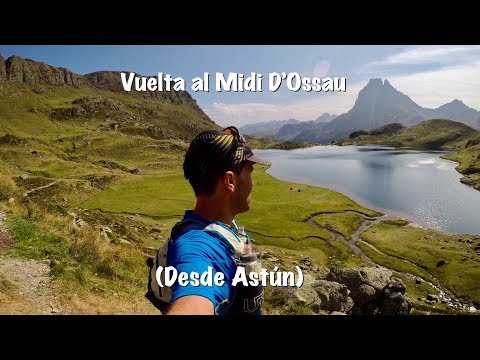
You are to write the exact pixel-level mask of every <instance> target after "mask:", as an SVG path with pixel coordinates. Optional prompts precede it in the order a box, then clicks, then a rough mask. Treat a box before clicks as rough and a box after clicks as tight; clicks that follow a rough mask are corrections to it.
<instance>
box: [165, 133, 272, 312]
mask: <svg viewBox="0 0 480 360" xmlns="http://www.w3.org/2000/svg"><path fill="white" fill-rule="evenodd" d="M255 163H259V164H263V165H271V162H270V161H268V160H266V159H263V158H260V157H258V156H256V155H254V154H253V152H252V150H251V149H250V148H249V147H248V145H247V143H246V141H245V138H244V137H243V136H242V135H240V133H239V132H238V129H237V128H236V127H233V126H230V127H227V128H225V129H224V130H223V131H219V130H207V131H204V132H202V133H200V134H199V135H197V136H196V137H195V139H193V141H192V142H191V143H190V147H189V148H188V150H187V152H186V155H185V160H184V163H183V171H184V176H185V178H186V179H187V180H188V181H189V182H190V185H191V186H192V188H193V191H194V193H195V196H196V205H195V208H194V209H193V210H187V211H186V212H185V215H184V217H183V221H182V222H181V223H180V224H177V225H178V226H177V225H176V227H175V228H174V229H175V231H173V230H172V235H171V240H170V241H169V245H168V253H167V265H168V266H173V267H174V268H175V269H176V270H177V271H178V273H180V272H186V273H189V274H192V273H194V272H195V273H198V274H203V273H205V272H208V271H211V272H212V271H213V273H218V272H221V273H223V276H224V279H225V281H224V284H223V285H222V286H206V285H202V284H201V283H200V284H196V283H194V282H193V281H192V282H189V283H188V284H187V285H185V284H183V285H185V286H181V285H180V284H179V282H178V281H176V282H175V283H174V284H173V285H172V286H171V291H172V293H171V294H172V295H171V300H170V304H169V306H168V307H167V309H166V310H165V311H164V314H174V315H175V314H198V315H201V314H205V315H213V314H220V315H222V314H229V313H230V311H231V309H232V308H234V306H233V305H235V294H236V289H235V286H232V279H233V277H234V275H235V271H236V268H237V263H236V261H235V259H236V256H237V255H238V253H239V252H241V251H242V249H243V246H244V243H241V242H239V240H238V239H239V238H240V237H241V234H239V231H238V227H237V224H236V223H235V220H234V218H235V216H236V215H237V214H240V213H243V212H246V211H248V210H249V209H250V199H251V192H252V187H253V181H252V171H253V165H254V164H255ZM182 224H185V225H184V226H182ZM209 228H210V229H211V230H208V229H209ZM243 236H246V235H245V234H244V235H243ZM247 238H248V239H249V237H248V236H247ZM232 239H233V240H232ZM236 242H238V244H236ZM247 242H248V240H247ZM237 245H238V246H237ZM195 285H196V286H195ZM261 295H262V296H261V300H259V299H257V298H258V297H259V296H256V298H255V301H256V304H257V305H259V306H258V307H260V306H261V304H262V302H263V288H262V293H261ZM232 306H233V307H232ZM256 313H260V309H258V311H257V312H256Z"/></svg>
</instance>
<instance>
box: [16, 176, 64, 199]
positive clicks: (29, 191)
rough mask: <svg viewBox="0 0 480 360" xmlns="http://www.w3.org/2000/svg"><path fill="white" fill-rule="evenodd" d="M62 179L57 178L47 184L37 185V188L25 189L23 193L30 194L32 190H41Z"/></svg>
mask: <svg viewBox="0 0 480 360" xmlns="http://www.w3.org/2000/svg"><path fill="white" fill-rule="evenodd" d="M62 180H63V179H58V180H55V181H52V182H51V183H49V184H47V185H43V186H39V187H37V188H35V189H30V190H28V191H26V192H25V194H27V195H28V194H31V193H33V192H35V191H38V190H42V189H45V188H47V187H50V186H53V185H55V184H57V183H59V182H60V181H62Z"/></svg>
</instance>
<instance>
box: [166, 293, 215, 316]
mask: <svg viewBox="0 0 480 360" xmlns="http://www.w3.org/2000/svg"><path fill="white" fill-rule="evenodd" d="M164 314H165V315H214V309H213V303H212V302H211V301H210V300H208V299H207V298H205V297H203V296H198V295H187V296H182V297H181V298H178V299H177V300H175V301H174V302H173V303H171V304H170V306H169V307H168V308H167V310H166V311H165V313H164Z"/></svg>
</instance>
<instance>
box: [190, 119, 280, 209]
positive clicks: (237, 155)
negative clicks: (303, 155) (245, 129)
mask: <svg viewBox="0 0 480 360" xmlns="http://www.w3.org/2000/svg"><path fill="white" fill-rule="evenodd" d="M253 163H259V164H263V165H271V162H270V161H268V160H266V159H263V158H260V157H258V156H256V155H254V154H253V152H252V150H251V149H250V148H249V147H248V145H247V143H246V141H245V138H244V137H243V136H242V135H240V134H239V132H238V130H237V128H235V127H233V126H230V127H228V128H225V129H224V130H223V131H219V130H207V131H204V132H202V133H200V134H199V135H197V136H196V137H195V139H193V141H192V142H191V143H190V147H189V148H188V150H187V153H186V155H185V161H184V163H183V172H184V175H185V178H186V179H187V180H188V181H189V182H190V184H191V185H192V187H193V190H194V191H195V195H196V196H197V197H198V196H202V195H203V196H210V195H213V194H214V193H215V192H216V191H217V190H218V189H219V188H218V187H219V186H220V189H224V190H225V191H227V192H229V191H231V192H232V194H231V196H232V199H236V200H238V203H239V204H238V205H239V207H241V208H242V209H239V210H242V211H239V212H243V211H247V210H248V207H247V208H246V209H243V208H244V206H241V204H240V203H241V201H240V200H241V198H245V201H247V202H249V199H250V192H251V190H252V182H251V172H252V170H253V166H252V165H253ZM229 182H231V183H235V184H236V186H235V189H232V190H230V188H229ZM247 193H248V194H247Z"/></svg>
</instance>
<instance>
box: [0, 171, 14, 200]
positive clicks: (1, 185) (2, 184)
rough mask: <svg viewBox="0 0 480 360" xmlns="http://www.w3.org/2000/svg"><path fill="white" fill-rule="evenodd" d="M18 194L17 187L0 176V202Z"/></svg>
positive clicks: (6, 177)
mask: <svg viewBox="0 0 480 360" xmlns="http://www.w3.org/2000/svg"><path fill="white" fill-rule="evenodd" d="M17 192H18V188H17V185H16V184H15V182H14V181H13V180H12V179H11V178H10V177H9V176H5V175H2V174H0V201H6V200H8V199H9V198H11V197H13V196H14V195H16V194H17Z"/></svg>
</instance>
